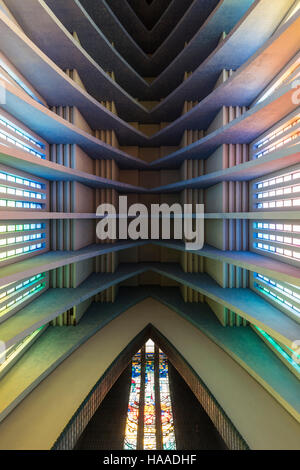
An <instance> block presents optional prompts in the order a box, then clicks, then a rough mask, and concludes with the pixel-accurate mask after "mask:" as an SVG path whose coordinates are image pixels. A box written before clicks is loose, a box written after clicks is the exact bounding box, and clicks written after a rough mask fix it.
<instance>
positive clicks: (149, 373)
mask: <svg viewBox="0 0 300 470" xmlns="http://www.w3.org/2000/svg"><path fill="white" fill-rule="evenodd" d="M144 413H145V414H144V449H145V450H155V449H156V432H155V378H154V343H153V341H151V340H149V341H148V342H147V343H146V371H145V412H144Z"/></svg>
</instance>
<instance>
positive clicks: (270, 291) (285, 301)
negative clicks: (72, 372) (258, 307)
mask: <svg viewBox="0 0 300 470" xmlns="http://www.w3.org/2000/svg"><path fill="white" fill-rule="evenodd" d="M254 288H255V289H257V290H258V291H259V292H260V293H261V294H262V295H264V296H265V297H267V298H268V299H271V300H273V301H274V302H276V303H278V304H279V305H280V306H281V307H283V308H284V309H286V310H287V311H288V312H289V313H291V314H292V315H293V316H295V317H297V318H300V288H298V287H296V286H294V285H292V284H288V283H282V282H278V281H275V280H273V279H270V278H268V277H267V276H263V275H262V274H259V273H255V274H254Z"/></svg>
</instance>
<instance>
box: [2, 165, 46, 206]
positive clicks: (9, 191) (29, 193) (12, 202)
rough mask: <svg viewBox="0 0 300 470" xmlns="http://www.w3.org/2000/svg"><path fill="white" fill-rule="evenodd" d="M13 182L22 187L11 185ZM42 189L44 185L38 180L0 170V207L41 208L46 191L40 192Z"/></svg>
mask: <svg viewBox="0 0 300 470" xmlns="http://www.w3.org/2000/svg"><path fill="white" fill-rule="evenodd" d="M1 183H2V184H1ZM14 184H16V185H19V186H23V188H20V187H17V186H13V185H14ZM44 189H45V185H44V184H42V183H40V182H38V181H34V180H31V179H28V178H23V177H20V176H17V175H12V174H9V173H6V172H3V171H0V208H1V207H7V208H9V209H14V208H16V209H33V210H41V209H43V208H44V202H45V200H46V193H45V192H42V191H43V190H44ZM38 190H42V191H38ZM4 195H5V196H6V197H4ZM19 198H20V199H19ZM26 198H28V199H35V200H36V201H30V200H26ZM24 199H25V200H24Z"/></svg>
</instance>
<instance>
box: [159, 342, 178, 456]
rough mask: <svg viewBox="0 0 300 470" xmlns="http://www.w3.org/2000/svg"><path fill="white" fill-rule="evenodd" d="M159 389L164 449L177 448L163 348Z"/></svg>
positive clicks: (160, 354) (165, 357) (166, 363)
mask: <svg viewBox="0 0 300 470" xmlns="http://www.w3.org/2000/svg"><path fill="white" fill-rule="evenodd" d="M159 389H160V406H161V422H162V438H163V448H164V450H175V449H176V443H175V433H174V421H173V411H172V403H171V395H170V386H169V370H168V359H167V356H166V355H165V354H164V353H163V352H162V351H161V350H160V351H159Z"/></svg>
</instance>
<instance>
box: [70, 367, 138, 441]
mask: <svg viewBox="0 0 300 470" xmlns="http://www.w3.org/2000/svg"><path fill="white" fill-rule="evenodd" d="M130 382H131V365H129V366H128V367H127V368H126V369H125V371H124V372H123V374H122V375H121V376H120V377H119V379H118V380H117V382H116V383H115V385H114V386H113V387H112V389H111V390H110V391H109V392H108V394H107V395H106V397H105V398H104V400H103V402H102V403H101V405H100V406H99V408H98V410H97V411H96V413H95V414H94V416H93V418H92V419H91V421H90V422H89V424H88V425H87V427H86V429H85V431H84V432H83V434H82V435H81V437H80V439H79V440H78V442H77V444H76V446H75V450H120V449H122V448H123V443H124V432H125V426H126V418H127V407H128V399H129V390H130Z"/></svg>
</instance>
